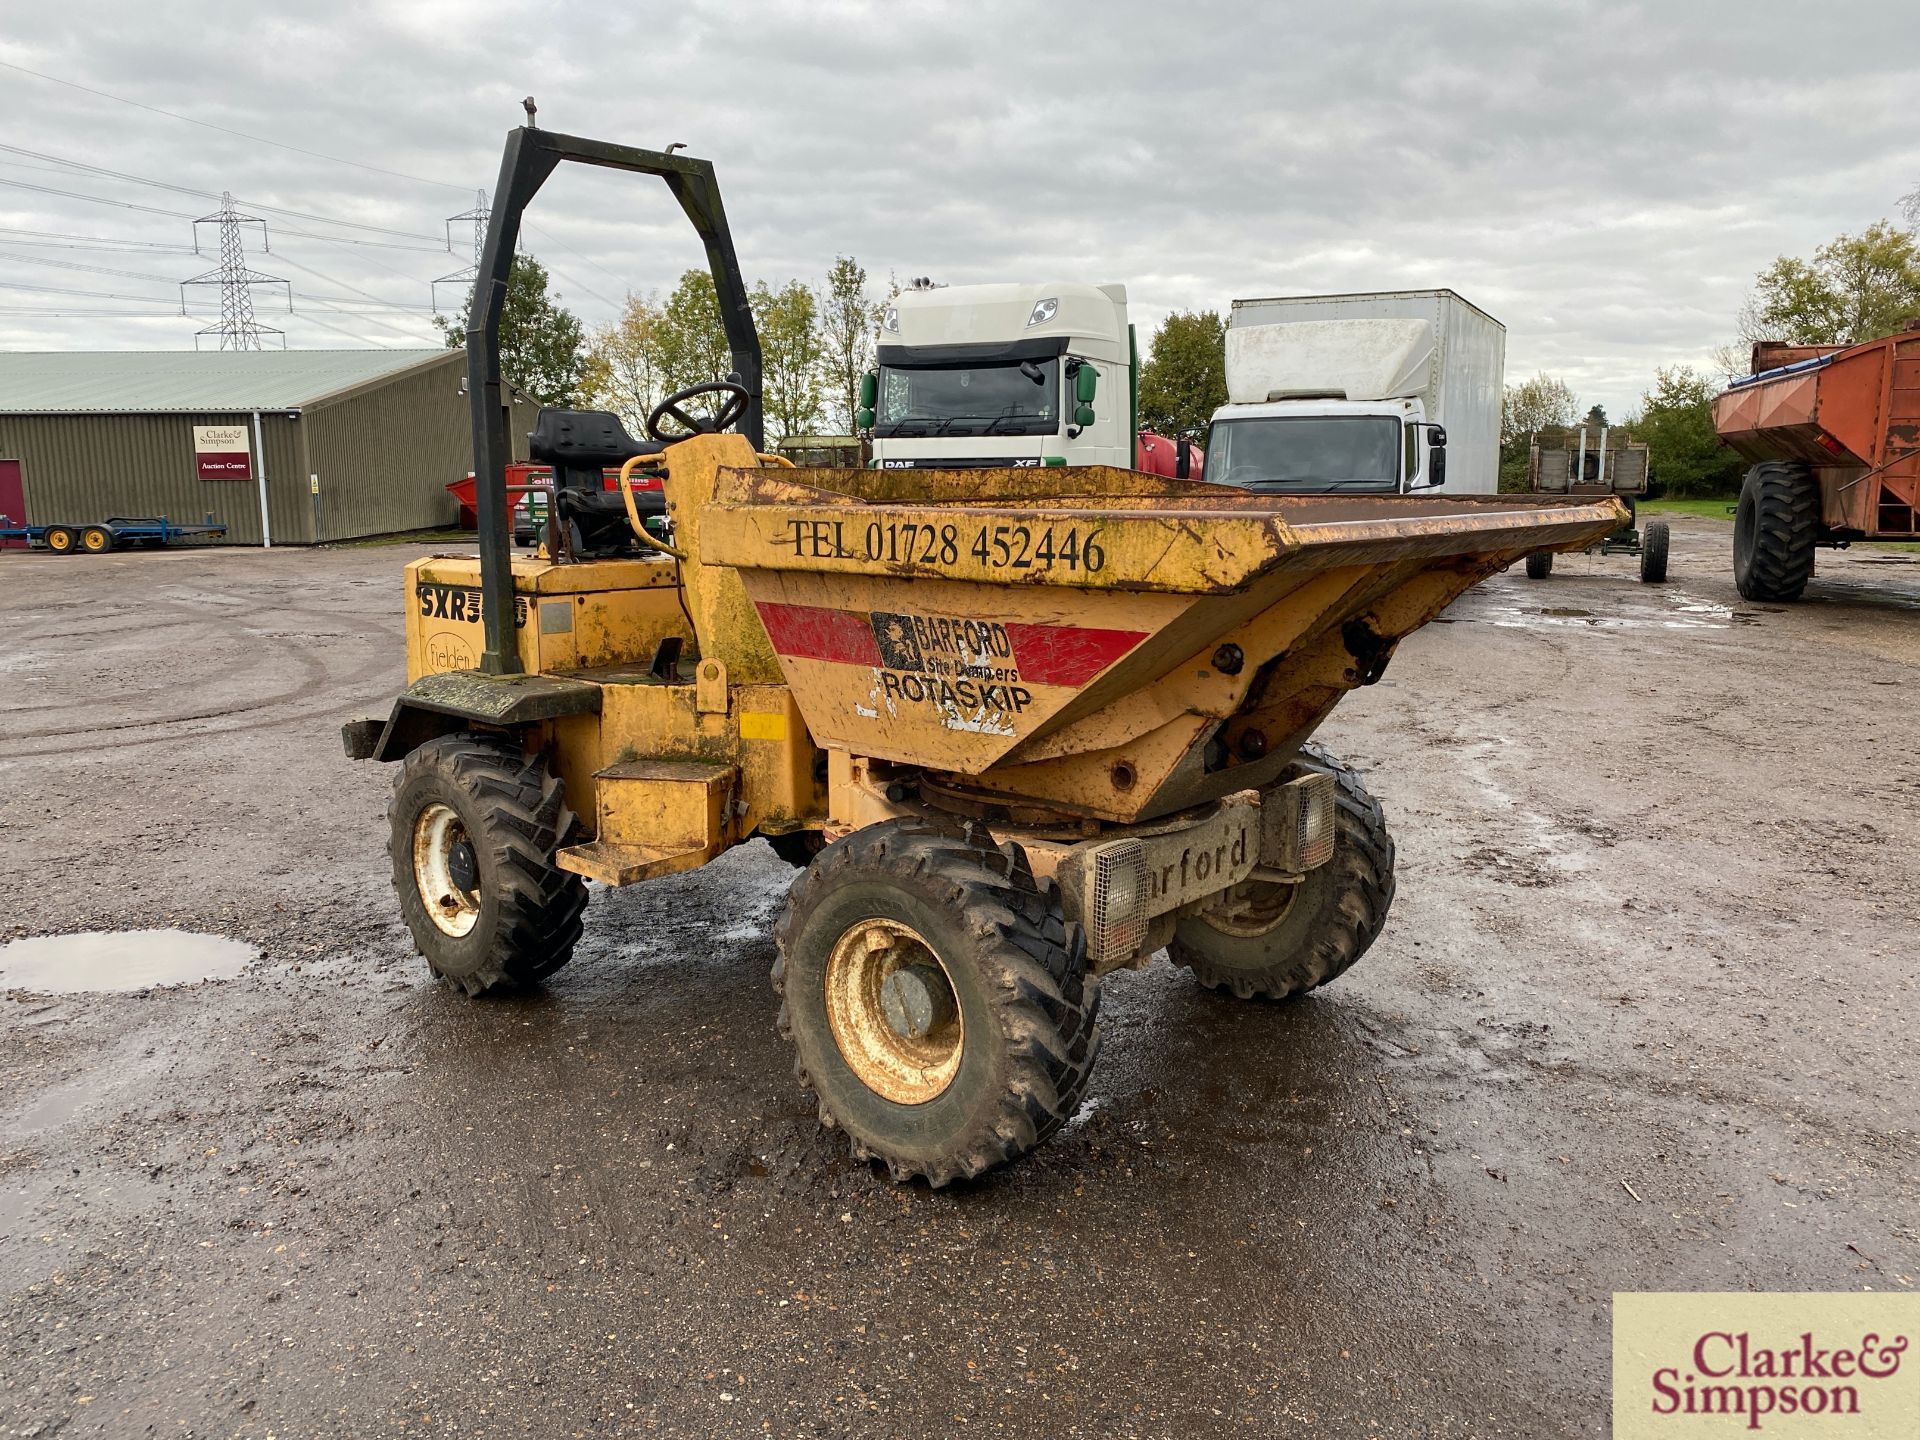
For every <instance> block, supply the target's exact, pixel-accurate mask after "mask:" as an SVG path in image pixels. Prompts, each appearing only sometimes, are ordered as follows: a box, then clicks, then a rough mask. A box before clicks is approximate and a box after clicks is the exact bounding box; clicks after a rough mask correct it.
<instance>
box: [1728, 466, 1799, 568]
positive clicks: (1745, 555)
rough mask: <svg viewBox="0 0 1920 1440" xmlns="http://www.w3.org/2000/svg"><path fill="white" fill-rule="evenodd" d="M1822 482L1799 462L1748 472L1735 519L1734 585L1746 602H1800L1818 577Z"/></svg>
mask: <svg viewBox="0 0 1920 1440" xmlns="http://www.w3.org/2000/svg"><path fill="white" fill-rule="evenodd" d="M1819 536H1820V482H1819V481H1817V480H1816V479H1814V476H1813V471H1812V469H1811V468H1809V467H1808V466H1806V465H1804V464H1802V463H1801V462H1800V461H1798V460H1762V461H1761V462H1760V463H1759V464H1758V465H1755V466H1754V467H1753V468H1752V469H1751V470H1749V471H1747V478H1746V482H1745V483H1744V484H1743V485H1741V487H1740V505H1739V507H1738V508H1737V509H1736V510H1735V511H1734V518H1733V583H1734V585H1735V587H1736V588H1737V589H1738V590H1739V591H1740V595H1741V598H1743V599H1746V600H1798V599H1799V598H1800V592H1801V591H1803V590H1805V589H1806V588H1807V581H1808V580H1810V579H1812V578H1813V550H1814V543H1815V541H1817V540H1818V539H1819Z"/></svg>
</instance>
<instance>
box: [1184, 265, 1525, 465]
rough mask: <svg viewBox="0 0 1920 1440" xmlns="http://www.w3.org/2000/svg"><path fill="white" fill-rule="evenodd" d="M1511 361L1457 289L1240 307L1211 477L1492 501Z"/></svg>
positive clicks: (1496, 326)
mask: <svg viewBox="0 0 1920 1440" xmlns="http://www.w3.org/2000/svg"><path fill="white" fill-rule="evenodd" d="M1506 359H1507V329H1506V326H1504V325H1502V324H1501V323H1500V322H1499V321H1498V320H1495V319H1494V318H1493V317H1492V316H1491V315H1489V314H1487V313H1486V312H1485V311H1484V310H1481V309H1479V308H1478V307H1476V306H1474V305H1470V304H1468V303H1467V302H1466V301H1465V300H1463V299H1461V298H1460V297H1459V296H1458V295H1456V294H1454V293H1453V292H1452V291H1451V290H1393V291H1386V292H1382V293H1378V294H1367V295H1296V296H1283V297H1279V298H1275V299H1267V300H1236V301H1234V302H1233V313H1232V316H1231V318H1230V319H1229V320H1228V323H1227V354H1226V366H1227V404H1225V405H1223V406H1221V407H1220V408H1219V409H1218V410H1216V411H1214V413H1213V422H1212V425H1211V427H1210V428H1209V430H1208V435H1207V444H1206V452H1207V453H1206V470H1205V478H1206V479H1208V480H1211V481H1215V482H1217V483H1220V484H1226V485H1238V486H1242V487H1244V488H1247V489H1253V490H1261V491H1269V492H1271V491H1293V492H1301V493H1315V492H1321V493H1324V492H1327V491H1374V492H1380V491H1386V492H1404V491H1408V490H1436V489H1437V490H1439V491H1440V492H1441V493H1444V494H1462V495H1488V494H1492V493H1493V492H1494V491H1495V490H1497V489H1499V484H1500V402H1501V395H1502V387H1503V385H1504V383H1505V374H1506Z"/></svg>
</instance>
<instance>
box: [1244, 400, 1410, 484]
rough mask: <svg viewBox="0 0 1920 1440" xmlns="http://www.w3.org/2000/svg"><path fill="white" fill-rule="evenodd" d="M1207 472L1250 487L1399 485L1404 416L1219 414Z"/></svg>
mask: <svg viewBox="0 0 1920 1440" xmlns="http://www.w3.org/2000/svg"><path fill="white" fill-rule="evenodd" d="M1206 478H1207V479H1208V480H1211V481H1213V482H1214V483H1215V484H1218V485H1238V486H1240V487H1241V488H1242V489H1247V490H1262V491H1271V490H1280V491H1296V492H1300V493H1305V494H1313V493H1315V492H1318V491H1324V490H1387V491H1395V490H1398V489H1399V488H1400V422H1399V421H1398V420H1396V419H1394V418H1393V417H1392V416H1391V415H1299V416H1264V417H1259V418H1255V417H1251V416H1250V417H1248V418H1247V419H1245V420H1220V421H1216V422H1215V424H1214V426H1213V429H1212V431H1211V432H1210V434H1209V437H1208V439H1207V469H1206Z"/></svg>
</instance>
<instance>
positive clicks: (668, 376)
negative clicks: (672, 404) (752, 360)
mask: <svg viewBox="0 0 1920 1440" xmlns="http://www.w3.org/2000/svg"><path fill="white" fill-rule="evenodd" d="M655 330H656V334H657V337H658V338H657V345H658V353H659V365H660V385H661V389H662V390H664V391H667V392H672V391H675V390H685V389H686V388H687V387H688V386H690V385H704V384H706V383H707V382H708V381H710V380H724V379H726V378H727V376H728V374H729V373H730V372H731V371H732V370H733V351H732V349H731V348H730V347H729V346H728V344H727V328H726V326H725V325H724V324H722V323H721V319H720V297H719V294H718V293H717V292H716V291H715V290H714V288H713V276H711V275H710V274H708V273H707V272H706V271H705V270H689V271H687V273H686V274H684V275H682V276H681V277H680V283H679V284H677V285H675V286H674V287H673V293H672V294H671V295H669V296H667V300H666V303H665V304H664V305H662V306H661V307H660V318H659V321H658V323H657V325H656V327H655Z"/></svg>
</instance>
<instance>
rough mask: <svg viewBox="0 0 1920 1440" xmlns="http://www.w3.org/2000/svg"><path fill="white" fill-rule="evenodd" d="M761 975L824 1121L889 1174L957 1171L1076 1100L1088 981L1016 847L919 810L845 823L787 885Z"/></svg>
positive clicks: (1065, 1113)
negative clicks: (902, 816) (771, 952)
mask: <svg viewBox="0 0 1920 1440" xmlns="http://www.w3.org/2000/svg"><path fill="white" fill-rule="evenodd" d="M775 939H776V940H777V942H778V945H779V957H778V958H777V959H776V960H775V961H774V966H773V988H774V991H775V993H776V994H778V995H779V996H780V1000H781V1003H780V1033H781V1034H782V1035H784V1036H786V1037H787V1038H788V1039H789V1040H791V1041H792V1042H793V1046H794V1050H795V1057H794V1069H795V1070H796V1072H797V1073H798V1074H799V1076H800V1081H801V1083H802V1084H803V1085H806V1086H807V1087H808V1088H809V1089H811V1090H812V1091H813V1092H814V1094H815V1096H816V1097H817V1099H818V1100H819V1104H820V1121H821V1123H822V1124H824V1125H828V1126H836V1125H837V1126H839V1127H840V1128H841V1129H843V1130H845V1131H846V1132H847V1136H848V1139H849V1140H850V1141H851V1142H852V1145H853V1153H854V1154H855V1155H856V1156H858V1157H859V1158H861V1159H880V1160H884V1161H885V1162H886V1164H887V1169H888V1170H889V1172H890V1173H891V1174H892V1176H893V1178H894V1179H896V1180H906V1179H910V1178H911V1177H913V1176H916V1175H919V1176H924V1177H925V1178H926V1180H927V1182H928V1183H929V1184H931V1185H935V1186H940V1185H945V1184H947V1183H948V1182H949V1181H952V1180H955V1179H958V1178H960V1177H963V1176H964V1177H968V1178H971V1177H973V1176H975V1175H979V1174H980V1173H982V1172H983V1171H985V1170H989V1169H991V1168H992V1167H994V1166H996V1165H1000V1164H1003V1163H1005V1162H1006V1161H1009V1160H1012V1159H1014V1158H1015V1157H1016V1156H1019V1155H1023V1154H1025V1153H1026V1152H1027V1151H1029V1150H1031V1149H1033V1147H1034V1146H1036V1145H1038V1144H1039V1143H1040V1142H1041V1141H1042V1140H1045V1139H1046V1138H1047V1137H1048V1136H1049V1135H1051V1134H1052V1133H1053V1132H1054V1131H1055V1130H1057V1129H1059V1128H1060V1126H1061V1125H1062V1124H1064V1123H1065V1122H1066V1120H1067V1119H1068V1118H1069V1117H1070V1116H1071V1115H1072V1114H1073V1113H1074V1111H1076V1110H1077V1109H1079V1108H1080V1102H1081V1099H1082V1098H1083V1097H1084V1096H1085V1094H1086V1089H1087V1081H1088V1078H1089V1076H1090V1074H1091V1072H1092V1070H1093V1062H1094V1058H1095V1056H1096V1055H1097V1054H1098V1053H1099V1048H1100V1031H1099V1026H1098V1024H1097V1020H1096V1017H1097V1015H1098V1013H1099V1008H1100V992H1099V988H1098V986H1097V983H1096V982H1095V981H1094V980H1093V979H1092V978H1090V977H1089V976H1088V974H1087V959H1086V942H1085V940H1084V938H1083V937H1082V935H1081V933H1080V927H1079V926H1078V925H1068V924H1067V923H1066V922H1065V920H1064V918H1063V917H1062V914H1061V908H1060V895H1059V891H1058V890H1057V889H1056V888H1055V887H1054V886H1053V884H1052V882H1051V881H1049V882H1048V883H1047V884H1046V885H1045V886H1041V885H1038V884H1036V883H1035V882H1034V878H1033V871H1032V870H1031V869H1029V868H1028V865H1027V857H1026V852H1025V851H1024V850H1022V849H1021V848H1020V847H1019V846H1017V845H1012V844H1008V845H1003V846H995V845H993V844H992V843H990V842H989V841H987V840H986V839H984V838H973V837H972V836H970V835H966V834H962V833H960V832H959V831H957V830H950V829H944V828H941V827H939V826H938V825H937V824H934V823H932V822H928V821H922V820H890V821H886V822H884V823H882V824H878V825H870V826H868V827H867V828H865V829H863V830H856V831H855V832H854V833H853V834H851V835H849V836H847V837H846V838H845V839H842V840H840V841H838V842H836V843H835V844H832V845H829V846H828V847H827V848H826V849H825V850H823V851H822V852H821V853H820V856H819V858H818V859H816V860H815V861H814V862H813V864H812V865H811V866H809V867H808V869H807V873H806V874H805V875H803V876H801V877H800V879H799V880H798V881H797V882H796V883H795V884H794V887H793V892H792V894H791V895H790V896H789V897H788V899H787V908H786V912H785V914H783V915H782V916H781V919H780V924H779V927H778V929H777V930H776V931H775Z"/></svg>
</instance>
